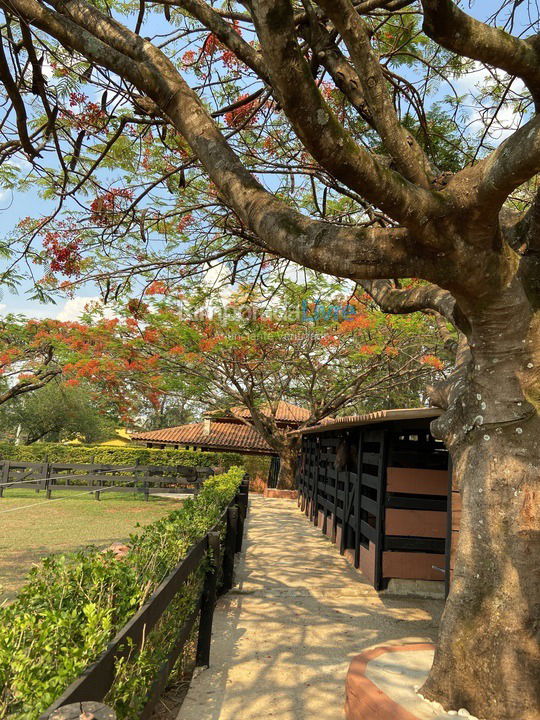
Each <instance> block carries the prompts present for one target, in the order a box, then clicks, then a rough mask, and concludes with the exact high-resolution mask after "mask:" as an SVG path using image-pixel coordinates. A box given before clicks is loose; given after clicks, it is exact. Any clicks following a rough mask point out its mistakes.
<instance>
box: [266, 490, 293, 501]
mask: <svg viewBox="0 0 540 720" xmlns="http://www.w3.org/2000/svg"><path fill="white" fill-rule="evenodd" d="M263 495H264V497H269V498H281V499H282V500H296V499H297V497H298V490H278V489H277V488H265V489H264V492H263Z"/></svg>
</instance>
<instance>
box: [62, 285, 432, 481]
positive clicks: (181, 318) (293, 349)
mask: <svg viewBox="0 0 540 720" xmlns="http://www.w3.org/2000/svg"><path fill="white" fill-rule="evenodd" d="M342 292H343V287H342V286H340V285H339V284H337V283H329V282H328V281H325V280H324V279H323V278H318V279H317V282H316V283H315V282H314V281H313V280H312V281H311V282H306V283H305V284H304V285H299V284H296V283H295V282H292V281H291V280H280V281H278V282H277V284H276V286H272V285H267V286H266V287H265V288H260V289H259V290H256V289H254V288H253V287H251V288H246V287H240V288H239V289H237V290H236V291H235V292H233V293H227V296H226V297H223V295H222V294H221V293H216V292H214V291H208V290H203V291H201V289H200V288H196V289H194V290H192V291H191V292H190V291H187V292H186V291H185V290H183V291H182V292H180V293H178V292H174V291H169V289H168V287H167V286H166V284H165V283H163V282H155V283H153V284H152V285H151V286H149V287H148V289H147V291H146V293H147V296H150V297H145V299H144V300H142V299H141V300H133V299H132V300H131V301H129V302H128V303H127V305H125V306H124V307H123V308H118V314H119V317H118V319H117V320H115V321H114V322H113V323H111V322H110V321H107V320H105V321H103V319H101V318H100V317H99V315H100V311H101V308H100V307H98V308H97V309H96V314H97V316H98V317H97V319H95V322H94V325H93V326H92V327H91V328H89V327H84V328H83V330H82V333H83V335H84V338H85V340H84V342H83V350H82V351H81V353H80V357H79V358H78V359H77V361H76V363H75V365H76V367H77V368H78V370H79V372H80V373H82V374H86V373H87V369H88V367H89V366H90V365H91V372H92V377H93V379H94V381H96V382H99V376H100V372H101V369H100V368H101V362H100V358H104V359H105V360H106V362H107V364H108V363H109V362H110V361H109V358H114V360H113V362H114V364H115V367H116V369H117V370H116V377H117V378H120V377H122V376H123V377H124V379H125V382H126V383H128V384H129V385H131V386H135V387H141V386H142V387H144V385H145V384H146V385H148V383H149V381H150V382H151V383H152V386H153V389H154V392H155V393H156V398H157V399H159V398H160V397H167V396H168V395H169V394H170V393H173V392H182V391H184V392H185V387H186V385H189V386H190V387H191V394H192V395H194V396H195V395H196V396H197V397H198V398H199V401H201V402H203V403H205V404H206V407H207V409H212V410H213V409H216V410H219V411H220V412H223V411H224V410H231V409H232V410H233V412H234V414H235V416H236V417H237V418H238V419H239V420H241V421H242V422H244V423H245V424H246V425H252V426H253V427H255V429H256V430H257V431H258V433H259V434H260V435H261V437H263V438H264V440H265V441H266V442H267V443H268V445H269V446H270V447H271V448H272V449H273V450H275V452H276V453H277V454H278V455H279V458H280V474H279V478H278V486H279V487H282V488H291V487H294V479H295V478H294V470H295V465H296V458H297V454H298V445H299V439H298V437H297V436H295V435H291V434H290V430H291V427H290V426H286V425H284V424H283V423H282V422H281V421H280V420H279V418H276V413H277V410H278V407H279V402H280V401H281V400H285V401H289V402H292V403H295V404H297V405H299V406H300V407H302V408H304V409H305V410H307V411H308V412H307V415H306V417H305V418H304V419H303V421H302V422H301V424H300V428H302V427H307V426H310V425H314V424H316V423H317V422H320V421H321V420H323V419H324V418H327V417H328V416H331V415H334V414H338V413H343V411H344V410H346V409H349V411H350V409H351V408H365V407H366V405H367V404H368V403H371V404H373V403H377V404H378V406H379V407H380V406H381V405H384V404H385V403H387V402H388V399H389V398H392V397H395V396H396V395H397V394H398V393H399V394H400V397H401V398H403V397H407V398H408V403H409V404H411V405H414V406H416V405H417V404H418V403H419V402H421V401H422V395H421V392H420V390H419V388H421V387H422V385H424V386H425V385H426V384H427V382H428V381H430V380H432V379H434V378H435V377H437V376H439V377H443V376H444V375H443V374H442V373H441V371H443V369H444V366H445V363H444V362H443V360H441V359H440V358H439V357H438V354H439V353H441V354H442V355H443V357H444V356H445V355H446V352H445V351H444V348H443V342H442V341H441V338H440V335H439V331H438V328H437V325H436V324H435V323H434V322H433V320H432V319H430V318H426V317H425V316H422V315H420V314H419V313H417V314H415V315H410V316H407V317H402V318H398V317H393V316H389V315H385V314H384V313H381V312H380V311H379V310H377V309H376V307H374V303H373V302H372V301H371V300H370V299H369V297H368V296H366V298H364V299H362V298H361V299H357V298H349V299H347V298H346V297H344V296H343V294H342ZM103 322H105V324H106V327H105V328H103ZM92 337H95V338H99V340H98V342H97V343H95V342H92V341H91V342H88V340H89V338H92ZM73 340H74V337H73V338H72V341H73ZM73 344H75V345H78V341H77V340H75V341H74V343H73ZM96 346H97V347H98V349H99V357H98V352H96ZM120 394H122V393H120ZM239 411H240V412H239ZM246 411H247V412H246Z"/></svg>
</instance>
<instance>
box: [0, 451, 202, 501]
mask: <svg viewBox="0 0 540 720" xmlns="http://www.w3.org/2000/svg"><path fill="white" fill-rule="evenodd" d="M210 475H213V470H212V468H210V467H188V466H184V465H130V466H120V465H103V464H101V465H100V464H94V463H61V462H40V463H39V462H23V461H17V460H0V498H1V497H3V495H4V491H5V490H7V489H10V488H11V489H13V488H26V489H29V488H31V489H34V490H36V492H40V491H41V490H43V491H45V492H46V494H47V497H48V498H50V497H51V495H52V493H53V490H55V489H57V490H59V489H61V490H78V491H88V492H93V493H94V496H95V498H96V499H97V500H99V499H100V495H101V492H103V491H108V492H111V491H114V492H139V493H143V494H144V496H145V499H148V497H149V495H151V494H152V492H160V493H163V492H177V491H178V490H179V489H182V490H184V491H185V492H188V493H189V492H193V493H196V492H198V490H199V488H200V486H201V485H202V483H203V482H204V480H205V479H206V478H207V477H209V476H210Z"/></svg>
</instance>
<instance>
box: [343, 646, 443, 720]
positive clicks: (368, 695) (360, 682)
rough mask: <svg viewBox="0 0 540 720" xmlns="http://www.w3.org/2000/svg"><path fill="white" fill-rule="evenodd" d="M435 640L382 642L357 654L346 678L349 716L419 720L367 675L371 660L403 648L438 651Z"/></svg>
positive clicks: (361, 719)
mask: <svg viewBox="0 0 540 720" xmlns="http://www.w3.org/2000/svg"><path fill="white" fill-rule="evenodd" d="M434 649H435V646H434V645H433V644H432V643H411V644H408V645H380V646H379V647H376V648H373V649H371V650H365V651H364V652H362V653H360V654H359V655H356V656H355V657H354V658H353V659H352V661H351V664H350V665H349V670H348V671H347V679H346V681H345V717H346V718H347V720H366V718H370V720H418V718H417V716H416V715H413V714H412V713H410V712H409V711H408V710H406V709H405V708H404V707H402V706H401V705H398V703H396V702H394V700H392V699H391V698H389V697H388V695H386V693H384V692H383V691H382V690H381V689H380V688H378V687H377V685H375V683H373V682H372V681H371V680H370V679H369V678H368V677H367V676H366V669H367V665H368V663H369V661H370V660H374V659H375V658H377V657H379V655H383V654H384V653H393V652H401V651H403V650H434Z"/></svg>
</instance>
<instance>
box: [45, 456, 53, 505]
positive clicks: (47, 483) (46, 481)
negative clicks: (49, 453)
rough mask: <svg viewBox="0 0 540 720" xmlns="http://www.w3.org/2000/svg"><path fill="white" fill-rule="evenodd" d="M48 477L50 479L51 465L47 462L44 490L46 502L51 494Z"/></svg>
mask: <svg viewBox="0 0 540 720" xmlns="http://www.w3.org/2000/svg"><path fill="white" fill-rule="evenodd" d="M50 477H51V464H50V462H49V461H48V460H47V462H46V463H45V490H46V491H47V500H50V499H51V493H52V488H51V480H50Z"/></svg>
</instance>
